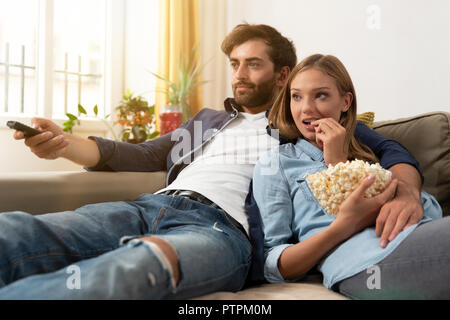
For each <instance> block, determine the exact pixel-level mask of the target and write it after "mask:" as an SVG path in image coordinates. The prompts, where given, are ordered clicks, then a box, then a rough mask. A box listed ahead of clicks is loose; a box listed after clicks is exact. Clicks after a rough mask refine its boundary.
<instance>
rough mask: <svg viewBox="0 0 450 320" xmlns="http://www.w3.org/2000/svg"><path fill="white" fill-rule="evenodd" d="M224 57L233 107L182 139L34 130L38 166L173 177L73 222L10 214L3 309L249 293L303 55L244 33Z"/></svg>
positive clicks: (206, 114) (256, 28)
mask: <svg viewBox="0 0 450 320" xmlns="http://www.w3.org/2000/svg"><path fill="white" fill-rule="evenodd" d="M222 49H223V51H224V52H225V53H226V54H227V55H228V56H229V58H230V64H231V68H232V73H233V80H232V86H233V95H234V99H227V100H226V101H225V111H216V110H210V109H203V110H201V111H200V112H199V113H197V114H196V115H195V116H194V118H193V119H191V120H190V121H188V122H187V123H185V124H183V125H182V127H181V128H179V129H177V130H176V131H175V132H174V133H173V134H168V135H165V136H162V137H160V138H157V139H154V140H151V141H147V142H145V143H141V144H138V145H133V144H127V143H122V142H114V141H110V140H107V139H103V138H99V137H89V139H83V138H80V137H77V136H75V135H71V134H66V133H63V132H62V131H61V129H60V128H59V127H58V126H57V125H55V124H54V123H53V122H51V121H49V120H46V119H34V121H33V122H34V123H35V125H36V126H37V127H38V128H39V129H41V130H43V131H46V132H45V133H42V134H39V135H37V136H35V137H32V138H26V139H25V144H26V145H27V146H28V147H30V149H31V151H32V152H34V153H35V154H36V155H37V156H39V157H41V158H46V159H55V158H58V157H63V158H66V159H69V160H71V161H73V162H75V163H78V164H80V165H83V166H85V167H86V168H87V169H88V170H106V171H158V170H167V171H168V175H167V187H166V188H164V189H162V190H160V191H158V192H157V194H144V195H142V196H140V197H139V198H138V199H136V200H135V201H131V202H114V203H101V204H93V205H88V206H84V207H81V208H79V209H77V210H75V211H74V212H62V213H52V214H47V215H39V216H31V215H28V214H26V213H23V212H11V213H2V214H0V248H2V250H1V253H0V266H1V268H0V287H2V288H0V298H9V299H14V298H41V299H44V298H45V299H47V298H49V299H52V298H54V299H61V298H69V299H71V298H82V299H99V298H114V299H126V298H128V299H148V298H149V299H164V298H177V299H182V298H188V297H193V296H198V295H203V294H207V293H210V292H214V291H236V290H239V289H241V288H242V287H243V285H244V283H245V281H246V278H247V274H248V270H249V267H250V265H251V259H252V254H251V251H252V246H251V243H250V241H249V238H250V240H251V241H253V242H254V243H255V245H260V244H261V243H260V241H259V240H258V234H257V233H256V234H255V235H256V236H255V237H253V236H252V233H253V232H252V230H257V231H258V230H260V226H258V225H257V224H256V225H255V224H254V223H253V222H252V223H251V225H250V226H249V224H248V221H247V216H246V213H245V209H244V201H245V199H246V196H247V193H248V190H249V183H250V181H251V177H252V173H253V167H254V164H255V162H256V159H257V158H258V157H259V156H260V155H261V154H262V153H264V152H266V151H267V150H268V149H269V148H271V147H273V146H274V145H277V144H278V141H277V139H275V138H272V137H271V136H270V135H267V134H266V130H265V128H266V125H267V121H266V119H265V111H266V109H267V108H268V107H270V105H271V104H272V102H273V99H274V97H275V96H276V94H277V92H278V91H279V89H280V88H281V87H282V86H283V84H284V82H285V81H286V79H287V76H288V74H289V71H290V70H291V69H292V68H293V67H294V65H295V64H296V54H295V48H294V46H293V44H292V43H291V42H290V41H289V40H288V39H286V38H285V37H283V36H282V35H281V34H280V33H279V32H278V31H276V30H275V29H273V28H271V27H269V26H265V25H247V24H245V25H239V26H237V27H236V28H235V29H234V30H233V31H232V32H231V33H230V34H229V35H228V36H227V38H226V39H225V40H224V42H223V44H222ZM358 130H359V135H360V137H361V139H363V141H364V142H366V143H367V141H366V140H368V141H369V142H371V143H368V144H369V145H372V147H374V148H375V149H377V150H374V151H375V152H376V153H377V155H378V156H380V157H381V158H382V161H384V162H385V163H389V164H390V165H391V166H392V165H393V166H394V167H396V166H397V168H400V169H398V170H407V171H414V172H415V176H416V177H418V178H417V180H418V182H415V183H416V184H419V185H420V176H419V174H418V173H417V171H416V169H415V168H414V167H413V166H411V165H409V164H403V163H405V162H406V163H410V164H412V165H416V163H415V161H414V159H411V157H410V156H409V154H408V153H407V152H406V151H405V150H404V149H403V148H401V147H400V146H399V145H398V144H395V143H394V142H392V141H389V140H387V139H384V138H383V137H381V136H379V135H376V134H375V133H373V132H372V131H370V130H369V129H368V128H366V127H360V128H359V129H358ZM14 137H15V138H16V139H23V138H24V137H23V135H22V134H21V133H20V132H16V133H15V134H14ZM392 145H394V146H395V147H392ZM394 169H395V168H394ZM400 177H401V174H400V176H399V177H398V178H400ZM408 200H409V199H408ZM402 201H404V200H402V199H400V200H399V202H402ZM380 205H381V204H380ZM414 215H420V213H419V214H416V213H414V214H411V213H410V214H409V216H414ZM388 216H389V217H390V216H391V215H388ZM419 219H420V218H419ZM413 220H414V219H411V221H409V220H408V221H407V222H408V223H410V222H412V221H413ZM396 221H397V220H394V222H396ZM388 222H389V220H387V222H386V226H388V225H389V223H388ZM395 228H396V224H394V229H395ZM382 229H383V230H384V229H386V227H384V228H382ZM389 234H390V233H389ZM255 256H258V255H255ZM259 268H260V266H256V267H255V269H256V270H259ZM71 270H78V271H79V275H80V279H79V280H80V281H79V283H78V284H79V286H78V287H77V286H75V289H74V285H68V283H67V281H68V278H69V276H70V274H68V271H71ZM256 274H257V272H256ZM253 279H254V280H260V278H259V277H258V275H256V276H255V277H253Z"/></svg>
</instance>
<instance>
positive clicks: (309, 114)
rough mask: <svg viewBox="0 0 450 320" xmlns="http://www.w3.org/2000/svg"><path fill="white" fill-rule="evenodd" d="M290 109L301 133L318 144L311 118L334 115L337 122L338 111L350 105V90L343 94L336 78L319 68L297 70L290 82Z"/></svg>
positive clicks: (311, 141)
mask: <svg viewBox="0 0 450 320" xmlns="http://www.w3.org/2000/svg"><path fill="white" fill-rule="evenodd" d="M290 95H291V113H292V117H293V119H294V122H295V125H296V126H297V128H298V130H299V131H300V133H301V134H302V135H303V137H304V138H305V139H306V140H308V141H309V142H310V143H312V144H314V145H315V146H317V143H316V131H315V126H314V125H313V124H311V123H312V122H314V121H316V120H319V119H322V118H333V119H334V120H336V121H337V122H339V119H340V116H341V112H345V111H347V110H348V108H349V107H350V104H351V101H352V95H351V93H347V94H345V95H344V96H342V95H341V94H340V93H339V90H338V88H337V85H336V81H335V80H334V79H333V78H332V77H330V76H329V75H327V74H325V73H323V72H322V71H320V70H318V69H314V68H311V69H307V70H304V71H301V72H299V73H298V74H297V75H296V76H295V77H294V79H293V80H292V83H291V89H290Z"/></svg>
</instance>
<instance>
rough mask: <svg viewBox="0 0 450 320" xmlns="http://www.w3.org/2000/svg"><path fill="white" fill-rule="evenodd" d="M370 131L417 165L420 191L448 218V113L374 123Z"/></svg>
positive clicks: (449, 197)
mask: <svg viewBox="0 0 450 320" xmlns="http://www.w3.org/2000/svg"><path fill="white" fill-rule="evenodd" d="M373 129H374V130H375V131H377V132H379V133H381V134H382V135H384V136H386V137H388V138H390V139H393V140H396V141H398V142H400V143H401V144H402V145H403V146H404V147H405V148H406V149H408V151H409V152H410V153H411V154H412V155H413V156H414V157H415V158H416V159H417V161H419V164H420V169H421V170H422V173H423V175H424V177H425V181H424V185H423V189H424V190H425V191H427V192H428V193H430V194H432V195H433V196H434V197H435V198H436V199H437V200H438V202H439V203H440V204H441V206H442V207H443V211H444V215H449V214H450V113H448V112H430V113H425V114H421V115H417V116H414V117H409V118H401V119H397V120H391V121H382V122H375V123H374V125H373Z"/></svg>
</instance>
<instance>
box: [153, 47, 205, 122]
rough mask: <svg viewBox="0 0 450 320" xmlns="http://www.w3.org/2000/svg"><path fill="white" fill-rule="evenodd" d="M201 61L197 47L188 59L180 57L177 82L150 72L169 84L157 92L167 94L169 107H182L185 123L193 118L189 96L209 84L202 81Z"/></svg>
mask: <svg viewBox="0 0 450 320" xmlns="http://www.w3.org/2000/svg"><path fill="white" fill-rule="evenodd" d="M199 60H200V59H199V58H198V55H197V53H196V49H195V47H194V48H193V49H192V50H191V52H190V54H189V57H188V59H184V58H183V57H181V55H180V59H179V62H178V64H177V73H178V80H177V81H171V80H169V77H168V76H165V75H160V74H156V73H154V72H150V73H151V74H152V75H154V76H155V77H157V78H158V79H160V80H162V81H164V82H165V83H167V86H168V89H157V91H159V92H163V93H165V94H167V98H168V100H169V105H171V106H180V108H181V112H182V114H183V117H182V119H183V122H184V121H186V120H188V119H189V117H190V116H191V110H190V108H189V104H188V99H189V95H190V94H191V93H192V92H193V91H194V90H195V89H197V88H198V87H200V86H201V85H203V84H204V83H206V82H207V81H202V80H200V76H201V67H200V63H199Z"/></svg>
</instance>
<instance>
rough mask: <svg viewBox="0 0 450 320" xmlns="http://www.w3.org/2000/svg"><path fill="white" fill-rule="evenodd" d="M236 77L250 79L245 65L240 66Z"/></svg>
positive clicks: (235, 74)
mask: <svg viewBox="0 0 450 320" xmlns="http://www.w3.org/2000/svg"><path fill="white" fill-rule="evenodd" d="M234 77H235V78H236V79H247V78H248V72H247V68H246V67H245V65H242V64H241V65H240V66H239V67H238V68H237V69H236V71H235V72H234Z"/></svg>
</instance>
